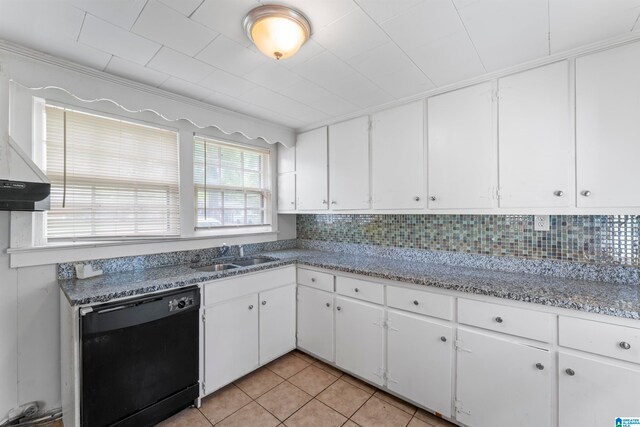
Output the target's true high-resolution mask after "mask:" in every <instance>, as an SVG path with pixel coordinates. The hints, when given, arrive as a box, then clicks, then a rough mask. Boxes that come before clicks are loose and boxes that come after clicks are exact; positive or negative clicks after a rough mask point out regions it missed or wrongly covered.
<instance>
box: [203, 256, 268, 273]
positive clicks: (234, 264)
mask: <svg viewBox="0 0 640 427" xmlns="http://www.w3.org/2000/svg"><path fill="white" fill-rule="evenodd" d="M271 261H274V259H272V258H267V257H263V256H257V257H253V258H245V259H238V260H231V261H229V262H226V263H224V264H213V265H207V266H204V267H195V266H194V267H192V268H193V269H194V270H198V271H224V270H231V269H234V268H240V267H248V266H250V265H258V264H264V263H265V262H271Z"/></svg>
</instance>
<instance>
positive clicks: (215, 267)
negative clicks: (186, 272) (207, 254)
mask: <svg viewBox="0 0 640 427" xmlns="http://www.w3.org/2000/svg"><path fill="white" fill-rule="evenodd" d="M238 267H239V266H238V265H234V264H214V265H207V266H206V267H195V270H198V271H224V270H231V269H233V268H238Z"/></svg>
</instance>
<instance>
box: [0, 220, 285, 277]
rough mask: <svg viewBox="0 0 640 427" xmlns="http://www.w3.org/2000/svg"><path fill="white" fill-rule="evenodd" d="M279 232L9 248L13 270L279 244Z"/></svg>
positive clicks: (234, 232) (230, 232) (201, 233)
mask: <svg viewBox="0 0 640 427" xmlns="http://www.w3.org/2000/svg"><path fill="white" fill-rule="evenodd" d="M277 235H278V232H277V231H273V230H271V229H270V227H269V229H268V230H265V229H260V230H251V231H248V230H246V229H245V230H232V229H230V230H225V232H224V233H221V232H220V231H218V230H216V231H212V232H208V231H201V230H198V231H197V232H195V233H194V235H193V236H189V237H170V238H150V239H136V240H119V241H113V240H110V241H91V242H89V241H81V242H56V243H49V244H47V245H44V246H33V247H26V248H9V249H7V254H9V264H10V267H11V268H18V267H31V266H37V265H49V264H58V263H62V262H77V261H86V260H92V259H101V258H114V257H122V256H138V255H148V254H155V253H161V252H173V251H185V250H192V249H205V248H210V247H213V246H220V245H222V244H223V243H226V244H228V245H243V244H249V243H262V242H270V241H274V240H277Z"/></svg>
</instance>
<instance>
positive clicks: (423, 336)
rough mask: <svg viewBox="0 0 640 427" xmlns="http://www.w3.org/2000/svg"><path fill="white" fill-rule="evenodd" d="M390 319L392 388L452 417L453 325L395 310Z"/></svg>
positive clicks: (388, 349) (388, 355)
mask: <svg viewBox="0 0 640 427" xmlns="http://www.w3.org/2000/svg"><path fill="white" fill-rule="evenodd" d="M387 322H388V335H387V384H388V385H387V386H388V388H389V390H391V391H393V392H395V393H398V394H399V395H401V396H405V397H406V398H408V399H411V400H413V401H414V402H416V403H419V404H420V405H423V406H425V407H427V408H430V409H432V410H434V411H436V412H439V413H440V414H442V415H443V416H445V417H450V416H451V361H452V348H453V347H452V343H453V328H452V327H451V326H448V325H443V324H439V323H435V322H433V321H431V320H429V319H428V318H425V317H424V316H419V315H413V314H404V313H401V312H396V311H394V310H389V311H388V320H387Z"/></svg>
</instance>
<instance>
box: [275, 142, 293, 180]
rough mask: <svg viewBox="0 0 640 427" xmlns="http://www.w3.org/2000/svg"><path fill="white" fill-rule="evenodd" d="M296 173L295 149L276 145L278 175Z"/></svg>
mask: <svg viewBox="0 0 640 427" xmlns="http://www.w3.org/2000/svg"><path fill="white" fill-rule="evenodd" d="M295 171H296V147H291V148H287V147H285V146H284V145H278V173H285V172H295Z"/></svg>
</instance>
